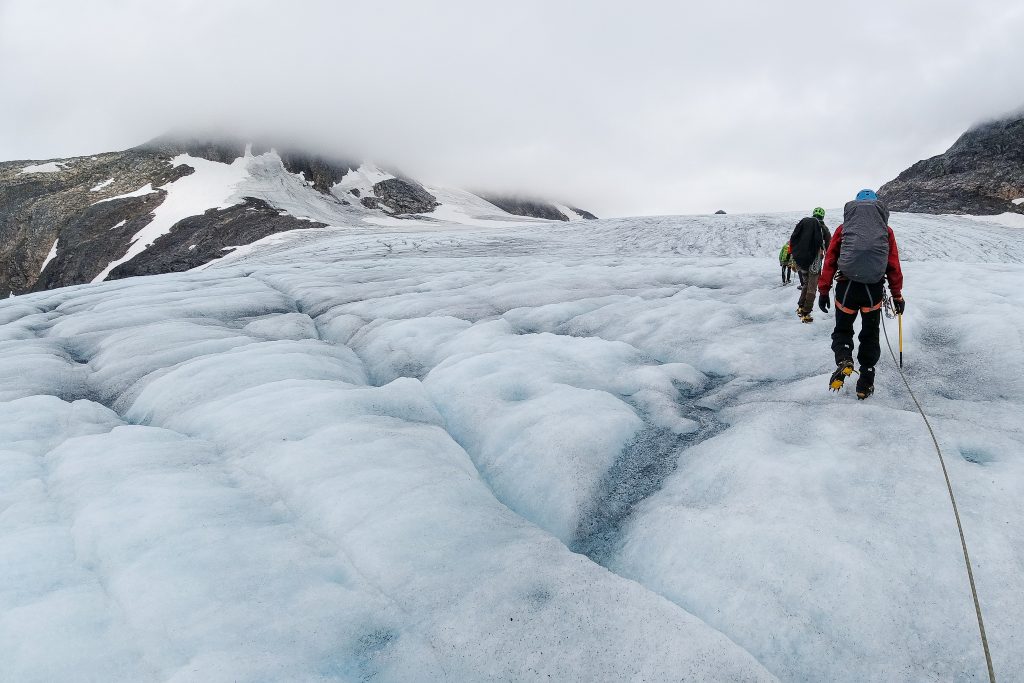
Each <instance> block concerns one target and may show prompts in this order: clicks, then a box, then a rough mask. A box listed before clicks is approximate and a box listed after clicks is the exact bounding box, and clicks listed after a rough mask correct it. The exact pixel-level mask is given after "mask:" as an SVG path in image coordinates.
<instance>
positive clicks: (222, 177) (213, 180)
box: [93, 154, 249, 282]
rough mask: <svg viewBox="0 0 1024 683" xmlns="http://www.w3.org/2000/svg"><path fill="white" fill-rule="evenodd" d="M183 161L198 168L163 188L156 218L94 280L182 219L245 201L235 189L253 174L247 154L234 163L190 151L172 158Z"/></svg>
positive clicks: (139, 250)
mask: <svg viewBox="0 0 1024 683" xmlns="http://www.w3.org/2000/svg"><path fill="white" fill-rule="evenodd" d="M182 164H187V165H189V166H191V167H192V168H193V169H195V172H194V173H191V174H189V175H187V176H183V177H181V178H179V179H177V180H175V181H174V182H172V183H169V184H167V185H164V186H162V187H161V188H159V189H161V190H164V191H165V192H166V193H167V196H166V197H165V198H164V201H163V202H161V204H160V206H158V207H156V209H154V210H153V220H151V221H150V222H149V223H148V224H146V226H144V227H143V228H142V229H141V230H139V231H138V232H137V233H135V235H134V236H133V237H132V240H131V245H130V246H129V247H128V251H127V252H126V253H125V255H124V256H122V257H121V258H119V259H117V260H115V261H112V262H110V263H108V264H107V266H106V267H105V268H104V269H103V270H102V271H101V272H100V273H99V274H98V275H97V276H96V277H95V278H93V282H102V281H103V280H105V279H106V277H107V275H109V274H110V271H112V270H113V269H114V268H116V267H117V266H118V265H120V264H122V263H124V262H126V261H130V260H131V259H133V258H135V257H136V256H137V255H139V254H141V253H142V252H143V251H145V250H146V248H148V247H149V246H150V245H151V244H152V243H153V242H154V241H155V240H156V239H157V238H158V237H160V236H161V235H163V234H165V233H167V231H168V230H170V229H171V227H172V226H173V225H174V224H175V223H177V222H178V221H180V220H181V219H183V218H188V217H189V216H195V215H197V214H201V213H204V212H205V211H207V210H209V209H226V208H228V207H229V206H233V205H235V204H237V203H239V202H240V201H241V199H240V198H238V197H237V195H236V192H235V190H236V188H237V186H238V185H239V184H241V183H242V182H243V181H244V180H245V179H246V178H247V177H248V175H249V172H248V158H247V157H239V158H238V159H235V161H234V162H232V163H230V164H222V163H219V162H216V161H209V160H207V159H202V158H199V157H193V156H190V155H188V154H179V155H178V156H176V157H174V159H172V160H171V165H172V166H180V165H182ZM147 187H149V186H148V185H147ZM142 189H146V188H142ZM138 192H141V190H139V191H138ZM104 201H110V200H109V199H108V200H104Z"/></svg>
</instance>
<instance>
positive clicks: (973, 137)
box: [878, 112, 1024, 215]
mask: <svg viewBox="0 0 1024 683" xmlns="http://www.w3.org/2000/svg"><path fill="white" fill-rule="evenodd" d="M878 195H879V196H880V197H881V198H882V199H884V200H885V201H886V202H887V203H888V204H889V207H890V208H891V209H892V210H894V211H910V212H916V213H954V214H974V215H992V214H1000V213H1006V212H1016V213H1024V202H1017V203H1016V204H1015V203H1014V202H1013V200H1015V199H1020V198H1024V112H1021V113H1018V114H1016V115H1014V116H1010V117H1007V118H1004V119H1000V120H998V121H991V122H988V123H984V124H981V125H978V126H975V127H974V128H971V129H970V130H968V131H967V132H966V133H964V134H963V135H961V136H960V138H959V139H958V140H957V141H956V142H955V143H953V146H952V147H950V148H949V149H948V150H946V152H945V153H943V154H940V155H938V156H934V157H932V158H931V159H925V160H923V161H919V162H917V163H916V164H914V165H913V166H911V167H910V168H908V169H907V170H905V171H903V173H900V174H899V176H897V177H896V179H895V180H891V181H889V182H888V183H886V184H885V185H883V186H882V187H881V188H879V190H878Z"/></svg>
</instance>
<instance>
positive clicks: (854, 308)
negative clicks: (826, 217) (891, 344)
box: [818, 190, 906, 399]
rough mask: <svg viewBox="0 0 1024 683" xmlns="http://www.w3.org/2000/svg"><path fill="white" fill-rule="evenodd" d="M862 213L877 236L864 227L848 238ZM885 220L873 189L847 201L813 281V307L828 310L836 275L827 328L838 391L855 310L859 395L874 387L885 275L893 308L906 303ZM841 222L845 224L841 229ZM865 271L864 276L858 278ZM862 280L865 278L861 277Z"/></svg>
mask: <svg viewBox="0 0 1024 683" xmlns="http://www.w3.org/2000/svg"><path fill="white" fill-rule="evenodd" d="M858 210H859V211H860V213H859V214H858ZM863 216H868V218H869V219H872V220H874V221H875V222H876V223H877V226H870V225H869V226H868V230H877V231H878V235H877V237H874V236H873V235H872V234H871V233H869V232H867V231H864V232H861V233H859V234H857V235H856V239H855V240H852V239H849V238H850V237H851V236H852V235H854V234H855V233H854V231H855V230H861V224H860V223H858V224H857V225H856V227H855V226H854V223H853V221H854V220H855V219H856V220H858V221H863V220H864V219H863V218H862V217H863ZM888 220H889V210H888V209H887V208H886V207H885V205H884V204H883V203H882V202H881V200H879V199H878V197H877V195H875V193H874V192H873V191H872V190H861V191H860V192H859V193H858V194H857V198H856V199H855V200H854V201H852V202H849V203H848V204H847V205H846V208H845V210H844V221H843V225H840V226H839V227H838V228H836V234H835V235H834V236H833V238H832V242H831V244H830V245H829V248H828V251H827V252H826V254H825V262H824V264H823V265H822V268H821V278H820V280H819V283H818V308H820V309H821V310H822V311H823V312H826V313H827V312H828V309H829V292H830V291H831V289H832V280H833V278H835V280H836V297H835V303H836V328H835V331H834V332H832V351H833V353H834V354H835V359H836V371H835V372H834V373H832V377H831V379H830V380H829V388H830V389H832V390H833V391H839V390H840V389H841V388H842V386H843V380H844V379H846V378H847V377H849V376H850V375H851V374H853V322H854V321H855V320H856V319H857V314H858V313H859V314H860V316H861V323H860V335H859V336H858V341H859V342H860V348H859V349H858V351H857V360H858V361H859V362H860V377H859V378H858V379H857V398H859V399H865V398H867V397H868V396H870V395H871V394H872V393H873V392H874V390H875V364H876V363H877V362H878V359H879V357H880V356H881V354H882V348H881V345H880V344H879V343H878V324H879V322H880V321H881V319H882V303H883V302H884V300H885V281H886V280H888V282H889V291H890V292H891V293H892V300H893V306H894V308H895V309H896V312H897V313H900V314H902V313H903V310H904V308H905V307H906V302H904V300H903V269H902V268H901V267H900V255H899V250H898V249H897V247H896V236H895V235H894V234H893V231H892V228H891V227H889V225H888ZM844 227H846V228H847V230H846V231H845V232H844ZM847 233H849V234H847ZM886 235H887V236H886ZM844 238H846V240H845V241H847V242H849V244H848V245H845V246H844V244H843V242H844ZM844 248H846V249H847V253H846V254H844V253H843V249H844ZM854 251H856V252H858V253H853V252H854ZM873 262H874V263H873ZM841 263H846V264H848V265H844V266H842V268H847V269H848V270H849V271H850V272H849V273H844V272H843V270H842V268H841V267H840V264H841ZM865 273H868V274H869V275H868V276H867V277H863V276H861V277H858V275H863V274H865ZM876 277H877V278H878V279H877V281H875V278H876ZM865 279H867V280H870V281H867V282H865V281H864V280H865Z"/></svg>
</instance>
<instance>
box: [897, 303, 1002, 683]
mask: <svg viewBox="0 0 1024 683" xmlns="http://www.w3.org/2000/svg"><path fill="white" fill-rule="evenodd" d="M883 308H884V310H885V315H884V316H883V317H882V331H883V332H884V333H885V345H886V346H888V347H889V355H891V356H892V362H893V363H896V362H897V360H896V353H895V352H894V351H893V350H892V344H891V343H889V331H888V330H887V329H886V327H885V318H889V319H892V318H894V317H896V311H895V307H894V306H893V304H892V299H891V298H890V297H889V296H886V297H885V306H884V307H883ZM899 318H900V359H899V361H898V363H899V366H898V369H899V373H900V377H902V378H903V384H905V385H906V387H907V391H908V392H909V393H910V398H912V399H914V405H916V406H917V412H919V413H921V418H922V419H923V420H924V424H925V426H926V427H927V428H928V433H929V434H930V435H931V437H932V443H933V444H935V452H936V453H937V454H938V455H939V464H940V465H942V476H943V477H945V479H946V490H947V491H949V502H950V503H951V504H952V505H953V516H954V517H955V518H956V528H957V531H959V532H960V547H961V548H962V549H963V551H964V564H966V565H967V580H968V581H969V582H970V584H971V597H973V598H974V613H975V614H976V615H977V617H978V632H979V633H980V634H981V647H982V649H984V650H985V664H987V665H988V680H989V683H996V672H995V669H994V668H993V667H992V653H991V652H990V651H989V648H988V637H987V636H986V635H985V622H984V620H983V619H982V618H981V602H980V601H979V600H978V588H977V586H975V584H974V570H973V569H972V567H971V556H970V555H968V553H967V540H966V539H965V538H964V527H963V524H961V522H960V511H959V509H957V506H956V497H955V496H954V495H953V484H952V483H950V481H949V471H948V470H947V469H946V459H945V458H944V457H943V456H942V449H941V448H939V440H938V438H937V437H936V436H935V430H933V429H932V425H931V422H929V421H928V416H927V415H925V413H924V409H923V408H922V407H921V402H920V401H918V400H917V396H916V395H915V394H914V390H913V389H911V388H910V382H909V381H908V380H907V376H906V375H905V374H903V316H899Z"/></svg>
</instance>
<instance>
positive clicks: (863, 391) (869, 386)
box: [857, 365, 875, 401]
mask: <svg viewBox="0 0 1024 683" xmlns="http://www.w3.org/2000/svg"><path fill="white" fill-rule="evenodd" d="M873 393H875V369H874V368H866V367H864V366H863V365H862V366H860V377H858V378H857V398H859V399H860V400H861V401H863V400H864V399H866V398H867V397H868V396H870V395H871V394H873Z"/></svg>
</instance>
